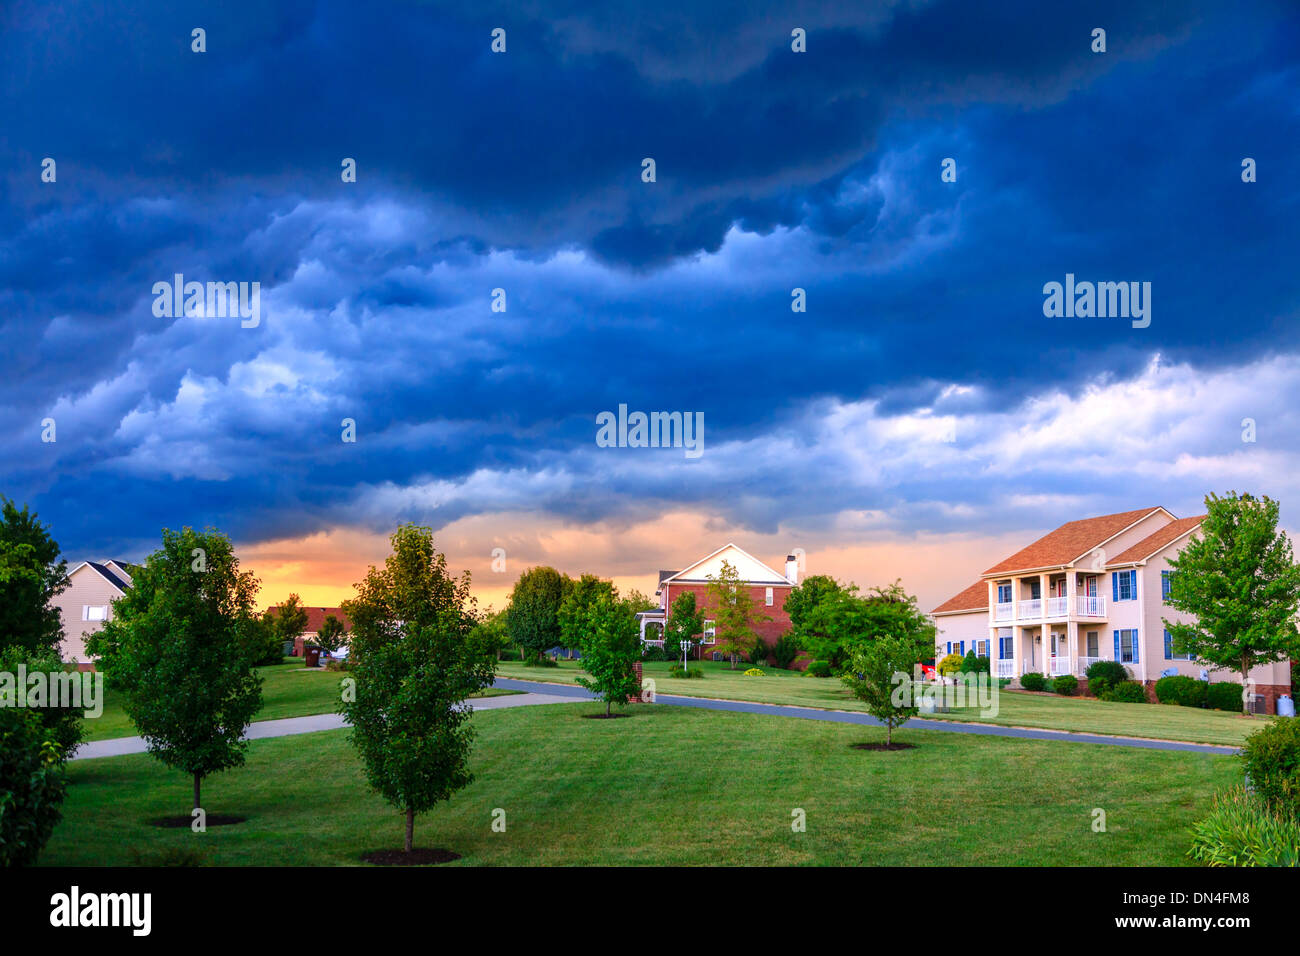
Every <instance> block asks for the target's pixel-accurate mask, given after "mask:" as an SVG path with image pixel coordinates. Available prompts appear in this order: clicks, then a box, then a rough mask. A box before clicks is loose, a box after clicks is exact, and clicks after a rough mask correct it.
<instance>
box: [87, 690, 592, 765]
mask: <svg viewBox="0 0 1300 956" xmlns="http://www.w3.org/2000/svg"><path fill="white" fill-rule="evenodd" d="M498 686H500V685H498ZM503 689H504V690H522V691H526V693H523V694H511V695H509V696H505V697H483V698H480V699H478V700H474V701H471V702H470V708H471V709H472V710H499V709H501V708H504V707H531V706H534V705H536V704H571V703H573V697H572V696H570V695H568V694H546V693H533V692H532V691H531V690H530V688H527V687H505V688H503ZM346 726H347V723H346V722H345V721H344V720H343V718H342V717H341V716H340V715H338V714H313V715H312V716H310V717H285V718H282V719H280V720H259V721H257V722H256V723H253V724H251V725H249V728H248V733H247V734H245V735H244V739H245V740H264V739H266V738H268V737H289V736H292V735H294V734H310V733H315V732H316V731H318V730H339V729H341V728H343V727H346ZM148 749H149V748H148V746H147V745H146V744H145V742H144V738H143V737H115V738H114V739H112V740H93V741H91V742H89V743H85V744H82V745H81V747H79V748H78V750H77V752H76V754H75V755H73V757H72V759H73V760H93V759H95V758H96V757H120V756H122V755H123V754H142V753H146V752H147V751H148Z"/></svg>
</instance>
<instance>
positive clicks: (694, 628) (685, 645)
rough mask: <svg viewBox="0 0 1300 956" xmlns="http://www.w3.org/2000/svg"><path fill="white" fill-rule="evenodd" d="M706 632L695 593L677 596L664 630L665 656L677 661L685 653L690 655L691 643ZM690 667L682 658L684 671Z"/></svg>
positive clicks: (687, 592) (690, 592)
mask: <svg viewBox="0 0 1300 956" xmlns="http://www.w3.org/2000/svg"><path fill="white" fill-rule="evenodd" d="M703 630H704V615H703V614H702V613H701V612H700V611H699V609H698V608H696V606H695V592H694V591H686V592H684V593H682V594H679V595H677V598H676V600H674V601H673V606H672V607H671V608H670V609H669V612H668V623H667V626H666V627H665V628H664V654H665V656H666V657H668V659H669V660H676V659H677V658H678V657H681V656H682V654H683V652H686V653H687V654H688V655H689V651H690V649H691V643H692V642H693V641H694V640H695V638H696V636H697V635H698V634H699V633H700V632H701V631H703ZM688 667H689V665H688V664H687V663H686V658H685V657H683V658H682V669H683V670H685V669H687V668H688Z"/></svg>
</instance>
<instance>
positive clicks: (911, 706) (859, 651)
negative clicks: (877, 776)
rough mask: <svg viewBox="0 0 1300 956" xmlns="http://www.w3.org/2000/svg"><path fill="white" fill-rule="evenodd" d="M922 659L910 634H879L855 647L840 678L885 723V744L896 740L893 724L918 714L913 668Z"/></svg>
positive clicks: (870, 712) (887, 744)
mask: <svg viewBox="0 0 1300 956" xmlns="http://www.w3.org/2000/svg"><path fill="white" fill-rule="evenodd" d="M920 660H921V657H920V654H919V652H918V651H917V647H916V644H915V643H913V642H912V641H911V640H910V639H908V638H905V637H904V638H898V637H889V636H887V635H880V636H877V637H875V638H874V639H873V640H871V641H868V642H867V643H865V644H860V645H858V646H856V647H854V648H853V651H852V652H851V653H850V655H849V659H848V667H847V669H846V670H845V672H844V674H843V675H842V676H841V678H840V679H841V680H842V681H843V682H844V683H845V685H847V686H848V688H849V690H850V691H852V692H853V696H854V697H856V698H858V700H860V701H862V702H863V703H864V704H866V706H867V713H869V714H870V715H871V716H872V717H875V718H876V719H877V720H880V721H882V722H883V723H884V725H885V745H886V746H887V747H892V746H893V744H894V728H895V727H901V726H902V725H903V724H905V723H907V721H908V720H910V719H911V718H913V717H915V716H916V712H917V707H916V701H915V699H914V698H913V695H912V688H911V683H912V668H913V667H914V666H915V665H916V663H917V662H918V661H920Z"/></svg>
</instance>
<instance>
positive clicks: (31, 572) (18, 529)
mask: <svg viewBox="0 0 1300 956" xmlns="http://www.w3.org/2000/svg"><path fill="white" fill-rule="evenodd" d="M0 502H3V505H0V647H21V648H24V649H26V650H28V651H33V652H37V651H41V650H52V651H56V652H57V650H58V648H59V644H60V643H61V642H62V640H63V624H62V622H61V621H60V620H59V609H58V608H56V607H54V606H53V605H52V604H51V603H50V601H51V599H52V598H54V597H55V596H57V595H58V594H61V593H62V592H63V591H64V590H66V589H67V587H68V562H67V561H66V560H64V559H63V558H61V557H60V556H59V545H58V543H57V542H56V541H55V540H54V539H53V538H52V537H51V536H50V531H49V527H48V526H47V525H44V524H42V523H41V522H40V521H38V520H37V518H36V514H35V513H34V512H31V511H29V510H28V509H27V506H26V505H24V506H23V509H22V510H21V511H19V510H18V506H17V505H16V504H15V503H14V502H13V501H11V500H9V499H8V498H3V497H0Z"/></svg>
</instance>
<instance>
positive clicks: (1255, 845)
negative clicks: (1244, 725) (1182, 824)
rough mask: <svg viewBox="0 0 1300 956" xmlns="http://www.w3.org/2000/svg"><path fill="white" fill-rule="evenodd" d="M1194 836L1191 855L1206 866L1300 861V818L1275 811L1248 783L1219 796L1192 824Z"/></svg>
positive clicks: (1282, 864)
mask: <svg viewBox="0 0 1300 956" xmlns="http://www.w3.org/2000/svg"><path fill="white" fill-rule="evenodd" d="M1252 736H1253V735H1252ZM1192 836H1193V839H1192V847H1191V849H1190V850H1188V851H1187V855H1188V856H1190V857H1191V858H1192V859H1194V860H1196V861H1198V862H1200V863H1204V864H1205V865H1206V866H1298V865H1300V822H1298V821H1297V820H1296V819H1295V818H1294V817H1291V816H1287V815H1280V814H1275V813H1271V812H1270V811H1269V809H1268V807H1267V806H1266V805H1265V804H1264V801H1262V800H1260V799H1258V798H1257V797H1255V796H1254V795H1252V794H1250V793H1247V792H1246V789H1245V788H1244V787H1233V788H1232V789H1231V790H1228V791H1226V792H1225V793H1222V794H1220V795H1219V796H1217V797H1215V800H1214V806H1213V808H1212V809H1211V810H1210V815H1209V816H1208V817H1206V818H1205V819H1204V820H1201V821H1199V822H1197V823H1194V824H1192Z"/></svg>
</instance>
